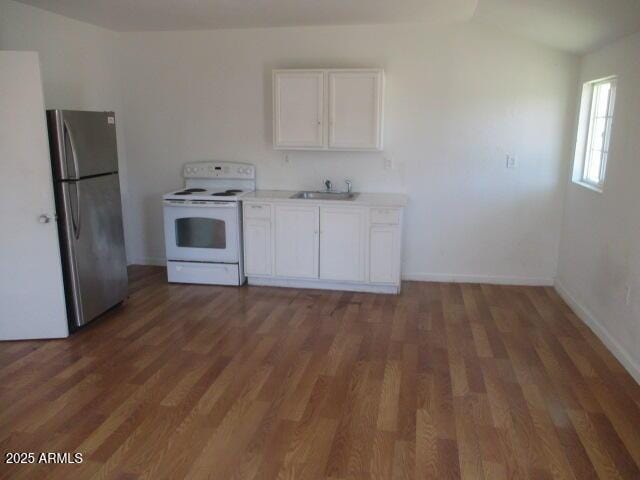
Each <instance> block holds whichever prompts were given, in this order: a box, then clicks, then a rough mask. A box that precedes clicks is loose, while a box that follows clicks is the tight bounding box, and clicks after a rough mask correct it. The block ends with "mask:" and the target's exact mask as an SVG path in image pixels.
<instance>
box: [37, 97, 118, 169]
mask: <svg viewBox="0 0 640 480" xmlns="http://www.w3.org/2000/svg"><path fill="white" fill-rule="evenodd" d="M47 120H48V123H49V136H50V138H51V154H52V160H53V175H54V179H55V180H77V179H79V178H83V177H89V176H92V175H101V174H105V173H111V172H117V171H118V149H117V143H116V125H115V115H114V113H113V112H81V111H75V110H49V111H48V112H47Z"/></svg>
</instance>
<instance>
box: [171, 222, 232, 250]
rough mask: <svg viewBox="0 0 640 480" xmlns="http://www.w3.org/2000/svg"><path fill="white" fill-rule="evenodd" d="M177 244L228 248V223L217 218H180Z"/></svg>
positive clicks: (177, 223) (194, 246) (177, 227)
mask: <svg viewBox="0 0 640 480" xmlns="http://www.w3.org/2000/svg"><path fill="white" fill-rule="evenodd" d="M176 245H177V246H179V247H189V248H222V249H224V248H227V232H226V225H225V223H224V221H223V220H218V219H215V218H201V217H188V218H178V219H177V220H176Z"/></svg>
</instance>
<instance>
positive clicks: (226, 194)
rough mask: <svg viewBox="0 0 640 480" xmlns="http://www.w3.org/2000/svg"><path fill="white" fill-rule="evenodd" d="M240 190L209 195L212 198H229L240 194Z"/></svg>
mask: <svg viewBox="0 0 640 480" xmlns="http://www.w3.org/2000/svg"><path fill="white" fill-rule="evenodd" d="M241 192H242V190H227V191H225V192H216V193H212V194H211V195H212V196H214V197H231V196H233V195H235V194H236V193H241Z"/></svg>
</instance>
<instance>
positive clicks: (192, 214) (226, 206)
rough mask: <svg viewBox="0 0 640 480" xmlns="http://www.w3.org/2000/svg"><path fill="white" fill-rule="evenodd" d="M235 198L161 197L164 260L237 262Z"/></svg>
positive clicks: (238, 215) (237, 231) (238, 219)
mask: <svg viewBox="0 0 640 480" xmlns="http://www.w3.org/2000/svg"><path fill="white" fill-rule="evenodd" d="M239 226H240V208H239V203H238V202H211V201H187V202H180V201H172V200H165V201H164V238H165V246H166V251H167V260H182V261H188V262H189V261H190V262H216V263H238V261H239V259H240V232H239Z"/></svg>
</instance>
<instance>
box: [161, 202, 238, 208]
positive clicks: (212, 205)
mask: <svg viewBox="0 0 640 480" xmlns="http://www.w3.org/2000/svg"><path fill="white" fill-rule="evenodd" d="M196 202H197V200H196ZM164 204H165V205H167V206H169V207H189V208H192V207H197V208H236V207H237V206H238V202H198V203H195V202H174V201H171V200H165V201H164Z"/></svg>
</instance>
